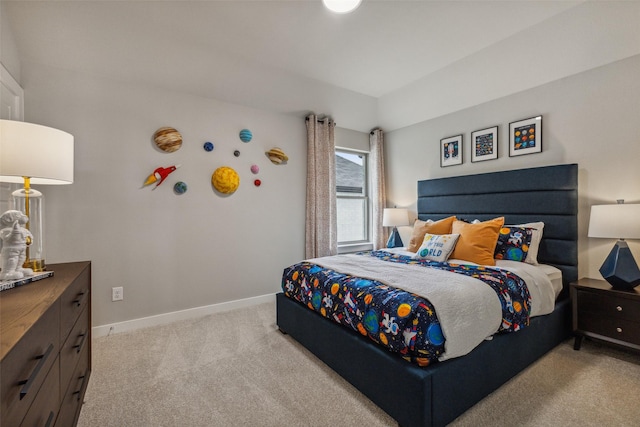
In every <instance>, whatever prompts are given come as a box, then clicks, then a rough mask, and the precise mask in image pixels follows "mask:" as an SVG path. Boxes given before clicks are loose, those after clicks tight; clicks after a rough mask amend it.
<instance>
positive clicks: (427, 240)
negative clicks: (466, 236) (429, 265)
mask: <svg viewBox="0 0 640 427" xmlns="http://www.w3.org/2000/svg"><path fill="white" fill-rule="evenodd" d="M458 237H460V235H459V234H429V233H426V234H425V235H424V240H423V241H422V246H420V248H419V249H418V252H416V253H415V255H413V257H412V258H415V259H427V260H430V261H437V262H445V261H446V260H447V259H449V255H451V252H453V248H455V246H456V242H457V241H458Z"/></svg>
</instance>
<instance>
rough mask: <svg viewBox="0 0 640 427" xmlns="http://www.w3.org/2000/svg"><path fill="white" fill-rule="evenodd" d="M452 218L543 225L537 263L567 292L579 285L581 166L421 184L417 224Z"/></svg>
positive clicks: (460, 177) (462, 177)
mask: <svg viewBox="0 0 640 427" xmlns="http://www.w3.org/2000/svg"><path fill="white" fill-rule="evenodd" d="M451 215H456V216H458V217H459V218H463V219H466V220H470V221H471V220H474V219H476V218H477V219H480V220H486V219H491V218H495V217H497V216H504V217H505V224H519V223H525V222H537V221H542V222H544V233H543V236H542V242H541V243H540V249H539V252H538V261H539V262H540V263H543V264H550V265H553V266H555V267H557V268H559V269H560V270H562V277H563V282H564V285H565V290H566V289H567V288H568V286H567V285H568V283H570V282H572V281H575V280H577V278H578V218H577V215H578V165H577V164H569V165H557V166H545V167H538V168H530V169H519V170H511V171H502V172H492V173H484V174H478V175H466V176H457V177H451V178H437V179H428V180H424V181H418V218H419V219H421V220H423V221H424V220H427V219H433V220H437V219H441V218H445V217H448V216H451ZM565 294H566V292H565Z"/></svg>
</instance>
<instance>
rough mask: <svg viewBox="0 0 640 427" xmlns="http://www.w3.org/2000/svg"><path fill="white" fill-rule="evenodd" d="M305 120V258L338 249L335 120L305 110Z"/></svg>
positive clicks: (320, 255)
mask: <svg viewBox="0 0 640 427" xmlns="http://www.w3.org/2000/svg"><path fill="white" fill-rule="evenodd" d="M306 123H307V216H306V228H305V240H306V244H305V258H306V259H309V258H317V257H322V256H328V255H335V254H337V253H338V227H337V214H336V159H335V139H334V127H335V123H334V122H333V120H331V119H330V118H328V117H327V118H324V119H318V117H317V116H316V115H315V114H309V115H308V116H307V118H306Z"/></svg>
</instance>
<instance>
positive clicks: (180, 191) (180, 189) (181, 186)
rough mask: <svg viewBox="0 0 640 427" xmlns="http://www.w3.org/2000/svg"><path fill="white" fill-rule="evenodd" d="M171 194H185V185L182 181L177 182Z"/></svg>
mask: <svg viewBox="0 0 640 427" xmlns="http://www.w3.org/2000/svg"><path fill="white" fill-rule="evenodd" d="M173 192H174V193H176V194H184V193H186V192H187V184H185V183H184V182H182V181H178V182H176V183H175V184H174V186H173Z"/></svg>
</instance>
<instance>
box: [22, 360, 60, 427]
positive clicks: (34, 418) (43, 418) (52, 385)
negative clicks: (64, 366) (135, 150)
mask: <svg viewBox="0 0 640 427" xmlns="http://www.w3.org/2000/svg"><path fill="white" fill-rule="evenodd" d="M58 362H59V359H56V360H55V362H54V364H53V366H52V367H51V370H50V371H49V374H48V375H47V378H46V379H45V380H44V383H43V384H42V387H41V388H40V391H38V394H37V395H36V398H35V400H34V401H33V403H32V404H31V408H29V412H28V413H27V416H26V417H24V420H23V421H22V424H21V425H20V426H21V427H45V426H48V427H53V425H54V423H55V421H56V415H57V414H58V409H59V408H60V370H59V369H58V366H59V363H58Z"/></svg>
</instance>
